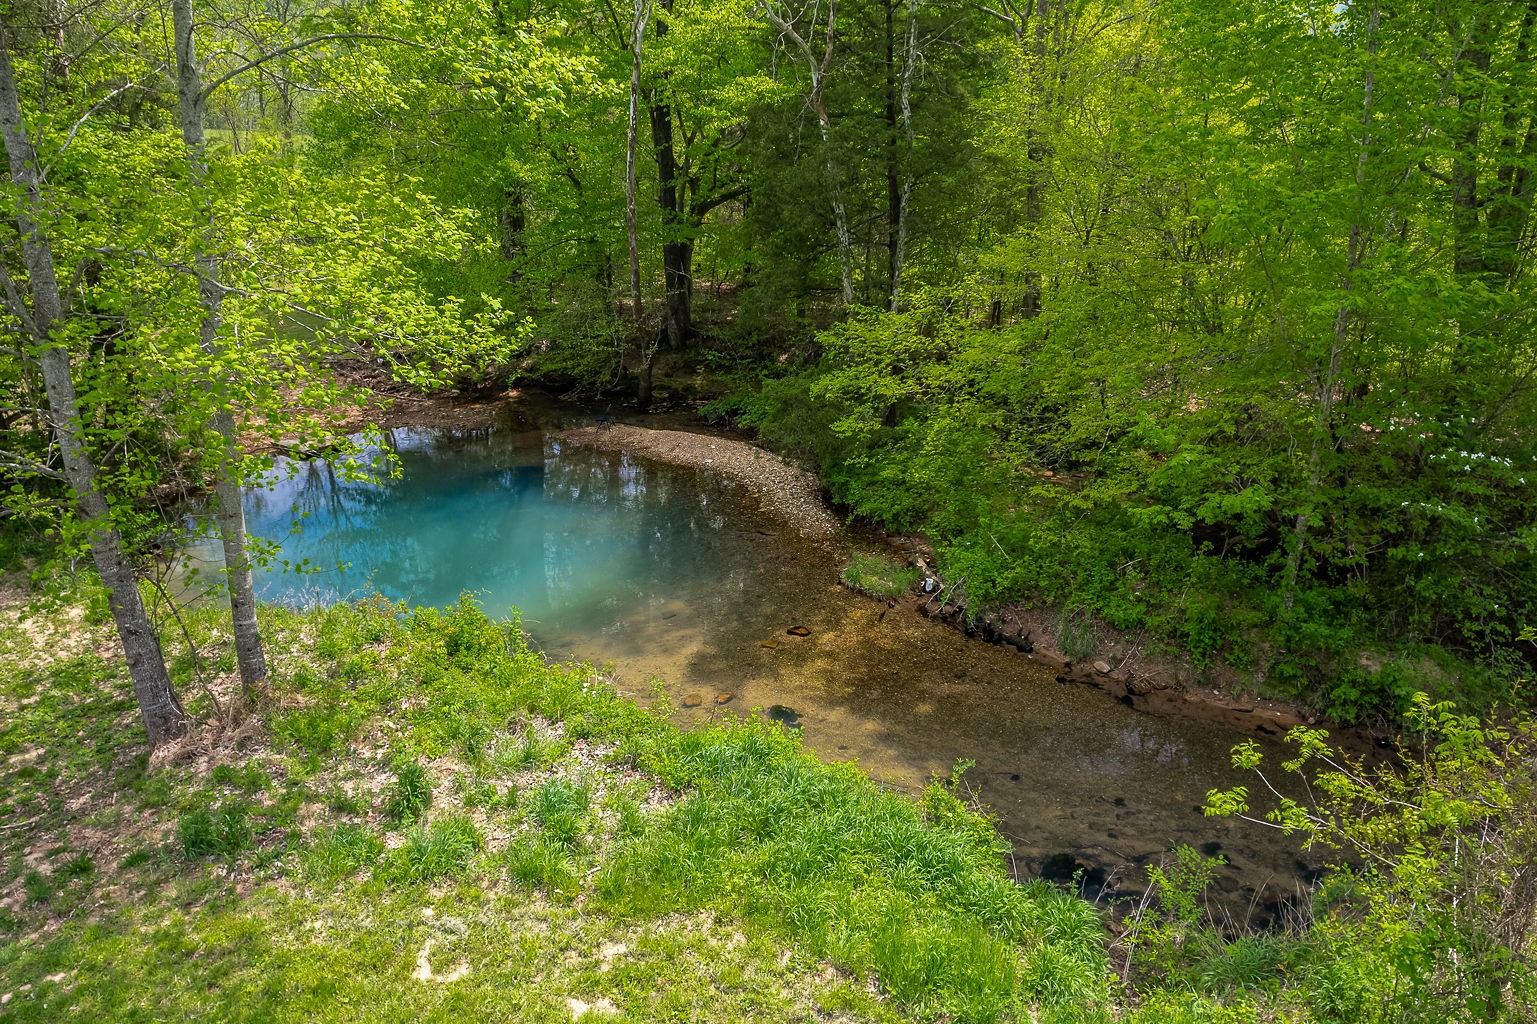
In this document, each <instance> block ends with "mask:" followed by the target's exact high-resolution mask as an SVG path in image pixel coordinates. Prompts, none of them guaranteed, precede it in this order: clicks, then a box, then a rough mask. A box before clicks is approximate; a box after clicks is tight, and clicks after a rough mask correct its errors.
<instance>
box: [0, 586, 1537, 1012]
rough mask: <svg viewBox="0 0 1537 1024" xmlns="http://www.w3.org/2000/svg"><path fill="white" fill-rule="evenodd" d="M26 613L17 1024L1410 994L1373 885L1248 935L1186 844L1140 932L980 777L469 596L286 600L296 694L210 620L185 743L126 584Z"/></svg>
mask: <svg viewBox="0 0 1537 1024" xmlns="http://www.w3.org/2000/svg"><path fill="white" fill-rule="evenodd" d="M0 603H3V611H4V614H3V615H0V652H3V653H0V1020H5V1021H7V1022H9V1021H13V1020H14V1021H50V1022H52V1021H68V1020H111V1021H114V1022H115V1021H139V1020H145V1021H148V1020H167V1019H170V1020H217V1021H288V1020H292V1021H300V1020H303V1021H312V1020H317V1021H352V1020H357V1021H394V1020H399V1021H408V1020H409V1021H417V1020H446V1019H456V1020H457V1019H464V1018H466V1017H472V1018H475V1019H485V1020H488V1021H499V1020H517V1021H572V1020H577V1019H604V1018H610V1017H611V1018H614V1019H626V1020H636V1021H653V1020H689V1021H721V1022H725V1021H743V1020H751V1021H808V1022H809V1021H843V1022H853V1021H879V1022H889V1021H906V1020H936V1021H1018V1022H1025V1021H1031V1022H1072V1021H1083V1022H1094V1024H1108V1022H1110V1021H1131V1022H1140V1024H1164V1022H1169V1024H1174V1022H1190V1024H1196V1022H1218V1021H1220V1022H1254V1024H1259V1022H1262V1021H1335V1022H1339V1024H1346V1022H1364V1021H1380V1022H1383V1024H1387V1022H1389V1021H1393V1022H1396V1021H1399V1020H1402V1019H1407V1018H1405V1017H1404V1015H1403V1013H1401V1012H1400V1011H1401V1009H1402V1007H1401V1005H1400V1004H1401V1003H1402V1001H1403V999H1402V992H1401V991H1400V986H1399V984H1398V982H1397V981H1395V979H1396V978H1399V976H1400V974H1401V972H1395V970H1393V969H1389V964H1388V962H1386V961H1382V960H1381V959H1380V958H1381V956H1382V955H1383V950H1384V949H1386V948H1387V947H1380V946H1379V945H1376V944H1373V943H1372V942H1369V941H1364V940H1363V938H1362V936H1361V933H1360V926H1359V925H1358V924H1357V923H1355V922H1356V919H1357V917H1358V916H1359V909H1358V908H1356V907H1355V906H1354V904H1352V903H1351V902H1350V896H1349V894H1348V893H1346V894H1345V896H1344V897H1341V896H1339V895H1338V894H1336V895H1335V896H1333V897H1331V896H1329V895H1328V894H1327V893H1320V894H1319V897H1318V898H1319V899H1320V900H1321V901H1323V903H1321V906H1322V907H1324V910H1323V912H1322V913H1321V916H1320V917H1319V918H1318V920H1317V921H1316V922H1315V924H1314V927H1313V928H1312V930H1310V931H1308V932H1306V933H1301V934H1285V935H1282V934H1276V935H1267V936H1244V937H1240V938H1238V939H1236V940H1233V939H1232V938H1231V937H1227V936H1221V935H1219V934H1217V933H1216V932H1215V931H1213V930H1212V929H1211V928H1210V927H1209V925H1208V924H1206V923H1205V922H1204V915H1203V913H1202V911H1201V900H1200V892H1201V888H1202V886H1203V885H1204V881H1203V880H1204V879H1206V878H1207V877H1209V874H1210V864H1209V861H1208V860H1206V859H1204V858H1202V857H1201V856H1200V855H1198V854H1196V853H1194V852H1193V851H1188V850H1185V851H1181V854H1180V859H1179V860H1178V862H1177V863H1176V864H1175V865H1174V866H1173V867H1170V868H1169V869H1168V870H1167V871H1160V872H1157V873H1155V874H1154V877H1153V882H1154V898H1153V900H1152V902H1151V903H1150V904H1149V905H1148V906H1147V907H1145V908H1144V910H1145V913H1144V912H1143V911H1139V912H1138V913H1137V915H1136V918H1135V921H1134V922H1132V923H1131V927H1130V928H1129V930H1127V931H1126V932H1125V934H1123V935H1122V936H1121V938H1120V939H1118V940H1117V941H1115V942H1113V943H1110V944H1109V946H1108V948H1107V938H1108V936H1107V933H1106V929H1105V926H1104V922H1102V920H1101V919H1100V917H1099V916H1098V914H1097V912H1096V911H1095V910H1094V909H1093V908H1092V907H1091V906H1090V905H1089V904H1087V903H1084V902H1082V901H1080V900H1077V899H1075V898H1072V897H1070V896H1068V895H1066V894H1064V893H1062V892H1060V891H1058V890H1056V889H1054V888H1052V887H1050V886H1047V885H1044V884H1039V883H1038V884H1034V885H1027V886H1021V885H1017V884H1015V883H1014V882H1012V881H1011V880H1010V879H1009V878H1008V877H1007V876H1006V874H1005V873H1004V871H1003V869H1002V856H1001V854H1002V852H1003V850H1004V846H1003V844H1002V842H1001V841H1000V839H999V837H998V836H997V834H996V832H995V831H994V829H993V827H992V825H991V823H990V822H989V821H988V820H987V819H986V818H985V817H983V816H981V815H979V814H978V813H977V812H976V811H975V809H974V808H972V807H970V806H969V805H968V804H966V803H965V802H964V801H963V800H961V799H959V798H958V797H957V796H956V792H957V787H956V786H955V784H954V780H951V781H949V782H940V781H936V782H935V783H934V784H933V785H931V786H930V787H929V788H928V790H927V791H926V792H925V793H924V794H923V796H922V798H921V800H918V801H914V800H910V799H907V798H903V797H899V796H896V795H894V794H891V793H889V792H886V791H884V790H882V789H880V788H879V787H878V786H876V785H875V784H874V783H873V782H871V781H870V780H869V779H868V778H867V777H866V776H864V775H863V774H862V773H861V772H860V771H859V770H858V768H857V767H856V766H854V765H850V764H832V765H828V764H823V763H821V762H819V761H817V760H816V759H815V758H814V757H812V756H810V755H809V754H807V753H806V752H805V751H803V750H802V749H801V748H800V747H799V745H798V740H797V737H796V736H795V734H793V733H790V732H786V731H785V730H783V729H782V728H780V727H779V726H777V725H775V724H772V723H769V722H765V721H762V720H747V721H728V722H726V723H723V724H715V725H712V726H709V727H705V728H699V729H696V730H694V731H691V732H683V731H680V730H678V729H677V728H675V727H673V726H672V725H671V724H670V723H669V722H668V720H667V717H666V714H665V712H658V713H653V712H650V711H647V710H644V709H642V708H640V707H639V706H637V705H635V704H634V703H632V702H630V701H627V700H625V699H623V698H621V697H619V696H618V695H616V694H615V693H614V692H613V690H612V689H610V688H609V687H608V686H606V685H605V684H604V681H603V679H602V678H601V676H600V675H598V674H596V673H595V672H593V671H592V670H591V669H590V668H589V667H574V668H572V667H557V666H550V665H547V664H545V663H544V661H543V660H542V659H541V658H540V657H539V656H538V655H537V654H536V653H535V652H533V651H531V650H530V649H529V648H528V647H527V645H526V644H525V642H524V641H523V638H522V637H521V635H520V634H519V633H518V631H517V630H516V629H515V628H514V627H511V626H507V625H505V624H497V623H493V622H490V621H488V620H487V619H486V617H485V616H484V615H483V614H482V613H481V612H480V611H479V609H478V608H476V607H475V606H474V605H473V604H471V603H469V602H466V603H464V604H462V605H461V606H460V607H458V608H456V609H453V610H451V611H448V612H438V611H431V610H418V611H408V610H406V609H403V608H400V607H396V606H393V605H391V604H389V603H387V602H383V601H370V602H363V603H360V604H356V605H348V606H341V607H336V608H331V609H325V610H319V611H314V612H309V613H303V614H301V613H294V612H288V611H284V610H281V609H267V610H265V612H264V614H265V615H266V625H267V629H268V635H269V637H270V646H269V654H270V657H271V660H272V663H273V667H274V677H273V678H274V682H273V686H272V691H271V693H270V695H269V697H268V698H267V700H266V701H265V702H264V704H263V706H262V707H261V708H259V709H257V710H256V711H254V712H249V713H247V714H246V715H244V717H242V718H240V719H239V720H234V721H232V720H228V719H226V720H220V719H219V718H218V717H217V716H215V715H214V714H212V711H213V709H214V707H215V701H216V700H217V702H218V703H219V704H220V705H223V706H225V707H229V706H231V705H232V703H233V701H232V697H233V693H234V691H235V690H236V689H238V687H237V686H236V684H235V681H234V679H233V677H232V672H231V669H232V653H231V651H230V649H229V643H228V636H227V634H226V633H224V631H223V626H222V624H221V623H220V621H219V618H218V616H217V615H216V614H214V613H212V612H200V613H195V614H194V615H193V616H192V617H191V619H190V621H189V623H188V625H189V629H190V633H191V635H192V636H193V637H194V639H195V640H196V642H197V644H198V646H199V648H200V649H201V651H202V653H203V656H204V660H205V661H211V662H212V671H213V673H214V675H213V678H212V679H211V680H210V681H209V685H208V686H204V685H203V684H202V683H200V682H198V681H197V680H195V679H194V678H193V677H192V671H193V664H194V662H193V659H192V657H191V655H190V653H189V652H188V651H187V650H184V649H181V648H176V649H173V650H171V651H170V654H171V663H172V665H173V670H174V672H175V674H176V675H177V677H178V683H179V686H180V689H181V692H182V693H183V694H184V695H185V696H186V699H187V702H188V704H189V707H190V709H191V711H192V712H193V714H194V717H195V718H196V720H197V721H198V723H199V725H198V727H197V728H196V729H195V730H194V732H193V734H192V735H191V736H189V737H188V738H187V740H186V741H185V742H183V743H181V744H179V745H178V746H177V747H176V748H175V749H167V750H162V751H159V752H157V753H156V755H155V757H154V758H153V759H151V758H149V757H147V756H146V755H145V754H144V752H143V751H142V749H141V745H140V744H141V741H140V736H141V735H142V734H141V733H140V731H139V726H138V722H137V713H136V709H135V707H134V704H133V701H132V698H131V693H130V690H129V683H128V680H127V678H126V672H125V671H124V669H123V667H122V665H121V664H120V663H119V662H118V660H117V658H116V656H115V650H114V647H113V643H112V637H111V634H110V627H109V626H108V625H107V624H106V622H105V617H104V616H103V615H102V614H101V610H100V602H99V601H98V600H96V599H94V598H93V597H92V596H91V594H90V593H89V591H86V592H85V594H84V597H82V598H80V599H66V598H65V597H63V596H60V594H59V593H57V592H56V593H54V594H53V595H52V596H50V595H48V594H44V595H34V596H31V597H26V596H25V595H21V594H20V593H19V592H18V591H17V590H16V589H15V588H14V587H13V588H11V589H10V590H9V591H6V592H5V594H4V596H0ZM1331 900H1332V902H1331ZM1112 965H1114V969H1112ZM1118 976H1119V980H1118ZM1427 1005H1428V1004H1427ZM1468 1005H1469V1006H1472V1005H1473V1004H1471V1003H1470V1004H1468ZM1512 1005H1525V1004H1521V1003H1517V1002H1516V1001H1514V999H1513V1000H1512ZM1425 1019H1440V1020H1444V1021H1453V1020H1464V1019H1467V1020H1472V1019H1485V1018H1484V1017H1480V1016H1479V1015H1478V1014H1477V1013H1475V1012H1473V1011H1471V1010H1470V1011H1469V1013H1468V1014H1467V1015H1462V1014H1459V1013H1449V1014H1442V1015H1441V1016H1439V1017H1425ZM1501 1019H1516V1018H1513V1017H1509V1016H1508V1015H1507V1016H1506V1017H1502V1018H1501Z"/></svg>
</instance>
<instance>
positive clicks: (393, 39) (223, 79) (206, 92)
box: [197, 32, 427, 105]
mask: <svg viewBox="0 0 1537 1024" xmlns="http://www.w3.org/2000/svg"><path fill="white" fill-rule="evenodd" d="M337 39H371V40H378V41H383V42H387V43H399V44H401V45H402V46H414V47H416V48H417V49H422V50H425V49H427V45H426V44H425V43H418V42H414V41H413V40H410V39H401V38H400V37H399V36H386V35H380V34H378V33H375V32H328V33H326V34H325V35H322V36H311V37H310V38H309V39H301V40H300V41H299V42H297V43H290V44H289V45H287V46H280V47H278V48H277V49H276V50H271V51H269V52H267V53H264V54H262V55H261V56H260V57H257V58H255V59H254V60H248V61H246V62H245V63H244V64H242V65H240V66H239V67H237V68H235V69H234V70H233V71H229V72H227V73H225V74H224V75H222V76H220V77H219V78H216V79H214V80H213V81H212V82H210V83H209V84H208V85H206V86H204V87H203V91H202V92H200V93H198V97H197V101H198V103H199V104H200V105H201V104H203V103H205V102H207V100H208V97H210V96H212V95H213V94H214V92H215V91H216V90H217V89H218V88H219V86H221V85H224V84H226V83H227V82H229V81H230V80H231V79H234V78H236V77H238V76H240V75H243V74H245V73H246V72H247V71H251V70H253V69H255V68H259V67H261V66H262V65H263V64H265V63H267V62H268V61H269V60H275V59H277V58H278V57H281V56H283V55H284V54H287V53H293V52H294V51H295V50H307V49H309V48H310V47H311V46H315V45H316V44H318V43H325V42H330V41H332V40H337Z"/></svg>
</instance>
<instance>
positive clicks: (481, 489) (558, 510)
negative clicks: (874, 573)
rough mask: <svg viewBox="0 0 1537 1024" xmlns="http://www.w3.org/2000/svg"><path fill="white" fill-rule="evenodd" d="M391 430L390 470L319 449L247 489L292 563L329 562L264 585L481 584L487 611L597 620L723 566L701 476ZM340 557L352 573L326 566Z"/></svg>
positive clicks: (537, 442)
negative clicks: (330, 460)
mask: <svg viewBox="0 0 1537 1024" xmlns="http://www.w3.org/2000/svg"><path fill="white" fill-rule="evenodd" d="M388 440H389V441H390V442H391V443H392V444H393V447H394V451H395V452H396V454H397V458H398V460H399V465H400V468H401V472H400V475H399V476H398V477H397V478H395V479H390V480H385V481H382V482H377V483H375V482H366V481H357V480H352V479H349V478H348V474H346V473H338V472H337V471H336V470H335V469H334V468H333V467H330V466H328V465H326V464H325V463H323V462H316V463H309V464H302V465H298V466H296V467H292V468H294V469H296V472H294V473H293V474H292V475H291V476H284V475H282V474H278V475H275V476H274V478H273V479H272V480H271V487H270V488H268V489H263V490H253V491H251V492H250V493H249V494H248V496H247V515H248V517H249V519H250V521H251V524H252V529H253V532H255V533H257V534H259V535H261V536H264V537H266V538H268V539H271V540H274V541H277V542H279V543H280V544H281V545H282V547H283V554H282V557H284V558H286V559H288V560H289V561H291V562H295V563H297V562H299V561H300V560H301V559H305V558H307V559H309V560H310V562H311V563H312V564H313V565H315V566H318V567H321V568H322V569H323V570H325V572H323V573H321V574H317V576H316V577H312V578H310V579H307V580H299V579H295V578H293V577H282V578H277V579H274V578H272V577H271V576H269V577H268V579H267V580H265V581H264V586H263V588H262V589H263V593H264V595H266V596H269V597H270V596H278V595H280V594H283V593H289V594H292V593H294V592H295V591H298V592H300V593H305V594H313V593H314V592H315V591H316V590H317V589H318V590H320V591H322V592H328V593H329V596H332V597H337V596H345V595H346V594H348V593H350V592H352V591H354V590H360V589H361V588H362V587H363V586H364V585H365V578H366V577H367V576H371V578H372V583H373V585H374V587H376V588H377V589H378V590H380V591H381V592H382V593H385V594H386V595H388V596H391V597H397V598H402V599H405V600H407V601H410V602H412V603H423V604H442V603H447V602H451V601H453V600H454V599H455V598H456V597H457V595H458V594H459V593H460V592H461V590H464V589H471V590H483V591H487V592H489V593H488V594H487V596H486V599H487V601H488V603H489V604H490V605H491V607H490V608H489V610H490V611H491V612H492V613H493V614H501V613H503V612H505V611H506V610H507V609H506V607H505V604H507V603H516V604H518V605H520V606H522V607H524V608H526V609H527V610H528V611H529V612H530V614H531V615H534V616H536V617H537V616H539V615H546V614H550V613H552V612H554V613H560V614H561V615H562V616H566V615H567V614H568V613H570V614H572V615H574V616H575V617H576V618H577V619H579V620H586V622H585V625H586V626H587V628H594V627H596V628H601V623H600V622H599V621H598V620H609V621H612V620H613V619H614V618H615V617H616V616H622V615H624V614H626V609H629V610H630V611H633V610H635V605H636V604H637V603H643V602H645V601H647V600H648V599H650V598H652V597H654V596H656V595H657V594H658V592H660V593H662V594H667V595H670V594H675V593H677V592H678V591H679V589H680V587H687V586H688V585H689V581H688V580H687V578H688V577H691V576H697V575H699V574H700V573H701V572H706V573H709V572H713V573H720V572H723V571H725V569H726V566H725V565H723V564H712V563H719V562H720V559H719V557H718V552H715V551H713V550H712V548H713V545H712V543H711V538H712V537H713V536H715V535H717V534H719V533H720V532H721V531H722V530H723V529H724V528H725V526H726V521H725V519H724V517H723V516H722V515H721V512H720V508H719V506H720V502H719V501H717V500H715V497H716V496H714V495H712V494H710V493H708V488H707V493H703V494H699V495H696V494H695V493H693V491H692V490H691V489H690V488H692V487H694V486H697V484H699V483H701V482H706V483H707V481H708V479H709V478H708V477H707V476H706V475H703V474H696V475H693V476H692V477H690V476H685V475H683V474H681V473H679V472H676V471H670V470H666V469H657V468H655V467H652V466H650V465H649V464H646V463H641V462H638V461H636V460H633V459H630V458H628V457H625V456H623V455H620V454H616V453H608V452H596V451H593V450H592V449H584V448H567V449H562V448H560V447H559V446H558V445H556V444H555V443H554V442H550V441H547V440H546V439H545V438H544V437H543V436H542V435H540V434H537V433H515V432H511V431H497V430H475V431H460V432H455V433H452V434H450V433H448V432H428V431H420V430H417V431H395V432H392V433H391V434H390V435H389V438H388ZM285 468H288V467H285ZM295 523H297V524H298V526H299V531H298V532H297V533H296V534H293V533H290V529H291V526H292V525H293V524H295ZM346 563H350V564H352V565H353V567H354V568H353V569H352V570H351V571H350V572H346V573H343V574H337V573H336V572H334V571H333V570H334V567H336V566H337V565H339V564H346ZM370 568H371V572H370ZM711 582H713V583H718V582H719V577H718V576H717V577H716V579H715V580H713V581H711ZM317 584H318V586H317ZM574 624H575V623H572V625H574Z"/></svg>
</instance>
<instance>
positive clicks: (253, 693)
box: [171, 0, 267, 698]
mask: <svg viewBox="0 0 1537 1024" xmlns="http://www.w3.org/2000/svg"><path fill="white" fill-rule="evenodd" d="M171 18H172V22H173V25H174V28H175V35H176V91H177V100H178V111H179V114H180V117H181V134H182V141H183V143H184V144H185V145H186V148H187V159H188V162H189V164H190V169H189V173H190V177H191V182H192V192H193V195H194V196H196V197H198V199H199V200H200V201H201V202H202V203H203V210H202V211H201V212H200V214H199V216H200V218H201V223H200V224H199V226H198V237H197V238H196V239H195V243H194V244H195V246H196V256H195V260H194V266H195V268H196V270H197V278H198V297H199V300H200V301H201V303H202V307H203V319H202V324H201V325H200V328H199V340H200V344H201V345H202V349H203V354H204V356H205V357H206V358H207V359H208V362H209V367H208V375H207V376H206V377H205V378H204V381H203V387H204V389H205V391H206V393H207V397H208V401H209V404H210V406H211V407H212V426H213V429H214V432H215V433H216V434H217V435H218V438H219V451H218V453H217V456H218V458H217V464H216V466H215V477H214V518H215V521H216V522H217V524H218V527H219V540H220V541H221V543H222V544H223V547H224V565H225V574H226V579H227V580H228V584H229V600H230V619H231V625H232V627H233V631H234V636H235V661H236V663H237V664H238V665H239V667H240V683H241V686H242V688H243V689H244V690H245V692H246V695H247V696H248V697H253V698H254V697H257V696H259V695H260V694H261V693H262V691H263V690H264V689H265V688H266V684H267V656H266V653H265V651H264V650H263V648H262V638H261V629H260V627H259V625H258V624H257V621H256V590H255V586H254V584H253V581H252V578H251V557H250V552H249V551H248V550H247V545H246V527H245V510H244V508H243V507H242V505H241V494H240V469H239V467H240V448H239V442H238V439H237V437H236V434H235V417H234V411H233V409H232V408H231V405H230V395H229V388H228V386H227V382H226V381H225V380H224V374H225V373H226V372H227V371H226V370H224V369H223V368H221V367H220V365H219V362H220V357H221V356H222V354H223V353H222V348H221V344H220V341H219V332H220V330H222V328H223V326H224V288H223V286H222V284H221V283H220V281H219V259H218V256H217V255H215V253H214V247H215V244H216V243H215V239H214V237H213V236H214V228H213V209H212V205H211V203H210V201H209V199H208V193H207V188H206V178H207V175H208V152H207V150H208V147H207V141H206V138H205V136H204V132H203V121H204V115H205V109H204V108H205V105H206V99H207V97H205V96H204V95H203V80H202V70H201V68H200V67H199V66H198V62H197V49H196V45H195V42H194V39H193V35H194V33H193V29H194V27H195V22H194V20H193V11H192V0H172V4H171Z"/></svg>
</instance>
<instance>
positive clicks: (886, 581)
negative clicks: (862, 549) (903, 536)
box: [841, 553, 923, 598]
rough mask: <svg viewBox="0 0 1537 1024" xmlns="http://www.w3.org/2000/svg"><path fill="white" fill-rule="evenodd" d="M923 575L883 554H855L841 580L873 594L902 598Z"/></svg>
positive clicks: (862, 591)
mask: <svg viewBox="0 0 1537 1024" xmlns="http://www.w3.org/2000/svg"><path fill="white" fill-rule="evenodd" d="M922 575H923V573H922V572H920V571H919V570H917V569H914V568H908V567H904V566H902V565H899V564H897V563H896V562H894V561H892V560H891V559H889V558H885V557H883V556H881V555H870V554H862V553H856V554H854V556H853V557H852V558H851V559H850V561H849V564H848V565H847V566H845V567H844V569H843V573H842V577H841V578H842V580H843V582H844V584H845V585H847V586H848V587H849V588H851V589H853V590H857V591H859V592H860V593H861V594H867V595H869V596H870V597H880V598H892V597H901V596H902V595H903V594H905V593H907V592H908V591H909V590H911V589H912V588H913V585H914V584H916V583H917V582H918V580H919V578H920V577H921V576H922Z"/></svg>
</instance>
